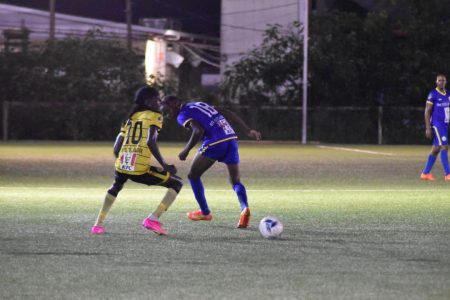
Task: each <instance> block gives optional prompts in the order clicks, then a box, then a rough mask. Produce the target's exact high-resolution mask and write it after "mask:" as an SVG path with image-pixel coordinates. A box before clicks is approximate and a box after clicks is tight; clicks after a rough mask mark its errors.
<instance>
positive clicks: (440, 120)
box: [420, 74, 450, 181]
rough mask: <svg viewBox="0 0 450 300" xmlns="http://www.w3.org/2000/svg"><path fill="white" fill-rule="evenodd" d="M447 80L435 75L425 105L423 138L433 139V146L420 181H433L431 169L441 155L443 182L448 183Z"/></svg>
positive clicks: (449, 104)
mask: <svg viewBox="0 0 450 300" xmlns="http://www.w3.org/2000/svg"><path fill="white" fill-rule="evenodd" d="M446 84H447V78H446V77H445V75H444V74H437V76H436V88H435V89H434V90H432V91H431V92H430V93H429V94H428V98H427V101H426V105H425V136H426V137H427V138H429V139H431V138H433V145H432V146H431V151H430V153H429V155H428V159H427V162H426V165H425V168H424V169H423V171H422V174H420V179H422V180H435V177H434V176H433V174H431V169H432V168H433V165H434V163H435V161H436V159H437V155H438V154H439V152H440V153H441V163H442V167H443V169H444V180H445V181H450V169H449V164H448V123H449V119H450V94H449V92H448V91H447V90H446V89H445V85H446Z"/></svg>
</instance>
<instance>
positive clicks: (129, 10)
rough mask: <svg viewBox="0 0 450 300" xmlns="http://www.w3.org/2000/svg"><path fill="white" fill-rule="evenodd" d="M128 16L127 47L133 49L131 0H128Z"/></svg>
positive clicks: (126, 11)
mask: <svg viewBox="0 0 450 300" xmlns="http://www.w3.org/2000/svg"><path fill="white" fill-rule="evenodd" d="M126 3H127V4H126V10H125V13H126V16H127V48H128V50H130V51H131V47H132V36H133V32H132V28H131V17H132V10H131V0H126Z"/></svg>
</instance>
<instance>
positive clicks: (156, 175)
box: [114, 166, 170, 185]
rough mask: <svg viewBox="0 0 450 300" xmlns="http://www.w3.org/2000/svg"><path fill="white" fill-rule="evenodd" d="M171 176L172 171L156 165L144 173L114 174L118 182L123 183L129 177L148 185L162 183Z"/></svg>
mask: <svg viewBox="0 0 450 300" xmlns="http://www.w3.org/2000/svg"><path fill="white" fill-rule="evenodd" d="M169 178H170V173H169V172H167V171H164V170H163V169H161V168H157V167H154V166H151V167H150V170H149V171H148V172H147V173H145V174H142V175H130V174H125V173H120V172H117V171H116V173H115V175H114V179H115V181H116V183H119V184H120V185H123V184H124V183H125V182H126V181H127V180H128V179H130V180H131V181H134V182H137V183H142V184H146V185H161V184H163V183H165V182H166V181H167V180H169Z"/></svg>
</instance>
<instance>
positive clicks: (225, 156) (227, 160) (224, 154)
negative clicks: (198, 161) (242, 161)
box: [198, 139, 239, 165]
mask: <svg viewBox="0 0 450 300" xmlns="http://www.w3.org/2000/svg"><path fill="white" fill-rule="evenodd" d="M198 152H199V153H200V154H201V155H203V156H205V157H207V158H210V159H213V160H217V161H219V162H222V163H224V164H227V165H229V164H238V163H239V150H238V142H237V139H231V140H228V141H223V142H220V143H218V144H214V145H202V146H201V147H200V149H199V150H198Z"/></svg>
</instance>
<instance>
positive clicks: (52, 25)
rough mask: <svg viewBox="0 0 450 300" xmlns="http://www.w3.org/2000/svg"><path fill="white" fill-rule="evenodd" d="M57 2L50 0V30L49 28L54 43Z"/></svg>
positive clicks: (50, 37)
mask: <svg viewBox="0 0 450 300" xmlns="http://www.w3.org/2000/svg"><path fill="white" fill-rule="evenodd" d="M55 1H56V0H50V3H49V9H50V28H49V39H50V41H53V40H54V39H55Z"/></svg>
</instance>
